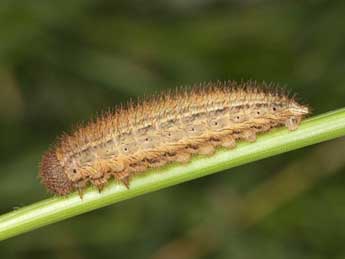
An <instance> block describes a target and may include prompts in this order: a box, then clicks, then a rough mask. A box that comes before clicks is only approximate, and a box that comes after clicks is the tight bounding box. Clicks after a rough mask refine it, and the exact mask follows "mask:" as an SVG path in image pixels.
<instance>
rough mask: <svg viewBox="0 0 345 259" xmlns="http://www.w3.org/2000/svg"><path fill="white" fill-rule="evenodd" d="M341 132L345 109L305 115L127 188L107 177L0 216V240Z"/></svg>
mask: <svg viewBox="0 0 345 259" xmlns="http://www.w3.org/2000/svg"><path fill="white" fill-rule="evenodd" d="M344 135H345V108H343V109H340V110H336V111H333V112H329V113H326V114H323V115H320V116H317V117H313V118H310V119H308V120H305V121H304V122H303V123H302V124H301V126H300V127H299V128H298V130H296V131H292V132H289V131H288V130H287V129H285V128H282V129H277V130H274V131H272V132H269V133H266V134H263V135H261V136H259V137H258V139H257V141H256V142H255V143H244V142H243V143H239V144H238V146H237V148H235V149H233V150H225V149H219V150H218V151H217V152H216V153H215V155H213V156H210V157H205V156H196V157H194V158H193V159H192V161H191V162H190V163H188V164H184V165H181V164H171V165H169V166H166V167H163V168H160V169H156V170H151V171H150V172H148V173H145V174H143V175H142V176H137V177H134V178H133V180H132V181H131V184H130V189H128V190H127V189H126V188H125V187H124V186H123V185H121V184H118V183H115V182H111V183H110V184H109V185H107V187H106V188H105V189H104V190H103V191H102V192H101V193H99V192H98V191H97V190H95V189H94V188H92V187H91V188H89V189H88V190H87V191H86V192H85V194H84V196H83V199H82V200H81V199H80V197H79V196H78V194H77V193H73V194H71V195H69V196H67V197H53V198H50V199H46V200H43V201H40V202H37V203H34V204H32V205H29V206H26V207H23V208H20V209H17V210H15V211H12V212H9V213H7V214H4V215H2V216H0V240H3V239H7V238H10V237H13V236H16V235H19V234H21V233H24V232H28V231H30V230H34V229H36V228H39V227H42V226H45V225H49V224H52V223H54V222H58V221H61V220H63V219H67V218H70V217H73V216H76V215H79V214H82V213H85V212H88V211H92V210H95V209H97V208H101V207H104V206H107V205H110V204H113V203H116V202H119V201H123V200H126V199H130V198H133V197H136V196H139V195H142V194H144V193H149V192H153V191H156V190H159V189H162V188H166V187H169V186H172V185H175V184H179V183H182V182H186V181H189V180H192V179H196V178H199V177H202V176H206V175H209V174H212V173H215V172H220V171H222V170H224V169H229V168H232V167H235V166H239V165H242V164H246V163H249V162H252V161H256V160H259V159H262V158H266V157H270V156H274V155H277V154H280V153H284V152H287V151H290V150H294V149H298V148H301V147H305V146H308V145H312V144H316V143H319V142H323V141H326V140H330V139H334V138H337V137H340V136H344Z"/></svg>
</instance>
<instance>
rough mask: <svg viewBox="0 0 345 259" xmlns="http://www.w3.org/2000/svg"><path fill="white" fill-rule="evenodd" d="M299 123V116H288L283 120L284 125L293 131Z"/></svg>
mask: <svg viewBox="0 0 345 259" xmlns="http://www.w3.org/2000/svg"><path fill="white" fill-rule="evenodd" d="M300 123H301V117H294V116H292V117H290V118H288V119H287V120H286V121H285V126H286V127H287V128H288V130H290V131H294V130H296V129H297V128H298V126H299V124H300Z"/></svg>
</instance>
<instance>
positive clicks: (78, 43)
mask: <svg viewBox="0 0 345 259" xmlns="http://www.w3.org/2000/svg"><path fill="white" fill-rule="evenodd" d="M344 28H345V3H344V1H324V0H314V1H311V0H309V1H263V0H262V1H260V0H256V1H255V0H232V1H225V0H224V1H212V0H201V1H198V0H171V1H164V0H154V1H144V0H134V1H101V0H98V1H91V0H73V1H67V0H60V1H46V0H37V1H14V0H1V1H0V154H1V156H0V161H1V163H0V212H1V213H5V212H8V211H10V210H13V209H15V208H19V207H22V206H24V205H28V204H31V203H33V202H35V201H38V200H41V199H44V198H46V197H49V195H48V194H47V193H46V191H45V190H44V188H43V187H42V186H41V185H40V183H39V181H38V179H37V171H38V164H39V160H40V157H41V154H42V152H44V151H45V150H46V149H47V148H48V146H49V145H50V143H52V142H53V141H54V140H55V138H56V136H57V135H59V134H60V133H61V132H63V131H69V130H70V129H71V127H72V126H73V125H75V124H76V123H78V122H80V121H84V120H86V119H88V118H90V117H93V116H95V115H96V114H97V112H100V111H102V110H105V109H107V108H108V107H113V106H115V105H116V104H119V103H122V102H125V101H126V100H129V99H130V98H135V97H136V96H142V95H149V94H151V93H153V92H157V91H160V90H162V89H167V88H174V87H176V86H179V85H189V84H193V83H197V82H203V81H210V80H228V79H234V80H241V79H254V80H258V81H262V80H265V81H274V82H277V83H280V84H281V85H284V86H287V87H288V88H289V89H291V90H292V91H293V92H297V93H299V96H300V97H301V98H302V100H304V101H305V102H306V103H309V104H310V105H311V106H312V107H313V109H314V114H320V113H323V112H326V111H328V110H333V109H337V108H340V107H342V106H344V103H345V102H344V100H345V88H344V87H345V29H344ZM344 154H345V139H344V138H343V139H337V140H334V141H331V142H328V143H323V144H319V145H316V146H312V147H308V148H304V149H301V150H297V151H294V152H290V153H288V154H283V155H279V156H276V157H272V158H269V159H265V160H262V161H259V162H256V163H252V164H248V165H245V166H241V167H238V168H235V169H232V170H229V171H228V172H224V173H218V174H215V175H212V176H208V177H204V178H202V179H198V180H195V181H192V182H189V183H184V184H180V185H178V186H174V187H171V188H168V189H165V190H161V191H158V192H155V193H151V194H147V195H144V196H141V197H138V198H135V199H132V200H128V201H125V202H121V203H119V204H116V205H113V206H109V207H107V208H103V209H99V210H97V211H94V212H91V213H87V214H84V215H81V216H78V217H75V218H72V219H69V220H65V221H63V222H60V223H57V224H54V225H50V226H47V227H44V228H42V229H38V230H35V231H33V232H30V233H27V234H24V235H21V236H18V237H15V238H12V239H9V240H7V241H5V242H3V243H2V244H1V249H0V257H1V258H66V259H69V258H71V259H72V258H155V259H163V258H164V259H165V258H240V259H247V258H248V259H252V258H265V259H269V258H274V259H277V258H295V259H296V258H297V259H299V258H303V259H304V258H316V259H319V258H320V259H321V258H333V259H336V258H345V246H344V243H345V206H344V205H345V188H344V183H345V156H344Z"/></svg>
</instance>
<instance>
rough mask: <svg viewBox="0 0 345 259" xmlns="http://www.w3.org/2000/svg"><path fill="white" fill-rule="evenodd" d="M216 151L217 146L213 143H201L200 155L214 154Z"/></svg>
mask: <svg viewBox="0 0 345 259" xmlns="http://www.w3.org/2000/svg"><path fill="white" fill-rule="evenodd" d="M214 152H215V148H214V146H213V145H211V144H208V145H201V146H200V147H199V148H198V153H199V154H200V155H212V154H214Z"/></svg>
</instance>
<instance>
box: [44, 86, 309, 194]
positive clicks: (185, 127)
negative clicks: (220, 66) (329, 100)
mask: <svg viewBox="0 0 345 259" xmlns="http://www.w3.org/2000/svg"><path fill="white" fill-rule="evenodd" d="M309 113H310V110H309V108H308V107H307V106H305V105H302V104H299V103H298V102H297V101H296V100H295V98H293V97H289V95H288V94H286V93H284V91H283V90H281V89H279V88H277V87H274V86H268V85H266V84H265V83H262V84H257V83H255V82H251V81H250V82H242V83H236V82H233V81H228V82H224V83H221V82H217V83H207V84H203V85H199V86H195V87H192V88H191V89H178V90H176V91H175V92H168V93H163V94H160V95H158V96H156V97H152V98H150V99H145V100H142V101H138V102H137V103H135V104H133V103H130V104H128V105H126V106H120V107H119V108H117V109H115V111H114V112H111V113H108V114H105V115H103V116H101V117H100V118H98V119H96V120H95V121H93V122H90V123H89V124H88V125H86V126H84V127H79V128H78V129H77V130H75V131H74V132H73V133H71V134H69V135H65V136H63V137H61V138H60V139H59V140H58V142H57V144H56V145H55V147H54V148H52V149H50V150H49V151H48V152H47V153H46V154H45V155H44V156H43V158H42V162H41V168H40V177H41V181H42V183H43V184H44V185H45V186H46V187H47V189H48V190H49V191H50V192H52V193H55V194H57V195H66V194H69V193H71V192H74V191H79V193H80V195H82V191H83V189H84V188H86V187H87V186H88V185H89V184H93V185H95V186H96V187H97V188H98V189H99V190H100V191H101V190H102V188H103V187H104V185H105V184H106V183H107V182H108V180H109V179H111V178H115V179H116V180H117V181H120V182H122V183H124V184H125V185H126V186H127V187H128V188H129V183H130V179H131V178H132V176H134V175H135V174H138V173H141V172H144V171H145V170H146V169H148V168H152V167H161V166H163V165H165V164H167V163H170V162H174V161H177V162H181V163H186V162H188V161H189V160H190V158H191V156H192V154H204V155H211V154H213V152H214V150H215V148H216V147H217V146H224V147H227V148H234V147H235V146H236V142H237V141H238V140H245V141H255V140H256V135H257V134H258V133H261V132H266V131H269V130H270V129H272V128H275V127H279V126H284V125H285V126H287V127H288V129H289V130H295V129H296V128H297V127H298V125H299V124H300V122H301V120H302V119H303V118H304V117H305V116H307V115H308V114H309Z"/></svg>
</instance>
